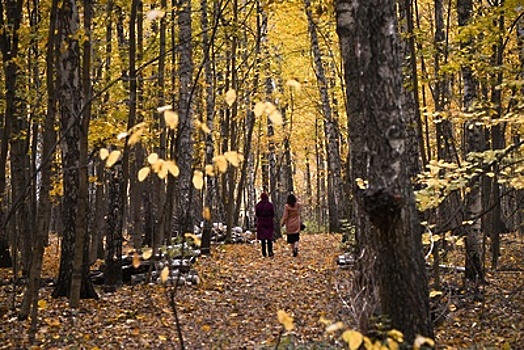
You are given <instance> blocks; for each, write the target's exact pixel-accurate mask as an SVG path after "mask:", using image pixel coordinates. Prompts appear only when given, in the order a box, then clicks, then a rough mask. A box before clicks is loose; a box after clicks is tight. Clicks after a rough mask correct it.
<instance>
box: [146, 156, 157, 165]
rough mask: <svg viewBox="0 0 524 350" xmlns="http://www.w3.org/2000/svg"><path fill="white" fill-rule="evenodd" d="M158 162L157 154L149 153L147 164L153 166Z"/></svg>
mask: <svg viewBox="0 0 524 350" xmlns="http://www.w3.org/2000/svg"><path fill="white" fill-rule="evenodd" d="M157 161H158V154H157V153H151V154H150V155H148V156H147V162H148V163H149V164H155V163H156V162H157Z"/></svg>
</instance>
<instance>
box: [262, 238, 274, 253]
mask: <svg viewBox="0 0 524 350" xmlns="http://www.w3.org/2000/svg"><path fill="white" fill-rule="evenodd" d="M260 242H261V243H262V255H263V256H267V255H268V253H269V256H273V241H272V240H270V239H261V240H260Z"/></svg>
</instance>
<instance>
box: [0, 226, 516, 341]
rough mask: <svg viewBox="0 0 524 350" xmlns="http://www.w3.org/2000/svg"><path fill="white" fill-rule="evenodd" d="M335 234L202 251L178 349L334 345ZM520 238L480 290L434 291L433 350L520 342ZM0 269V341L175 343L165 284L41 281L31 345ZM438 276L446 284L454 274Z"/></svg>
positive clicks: (52, 259)
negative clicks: (72, 301)
mask: <svg viewBox="0 0 524 350" xmlns="http://www.w3.org/2000/svg"><path fill="white" fill-rule="evenodd" d="M340 241H341V239H340V235H330V234H316V235H313V234H311V235H307V234H304V235H302V240H301V249H300V254H299V256H298V257H297V258H293V257H292V256H291V251H290V250H289V248H288V246H287V245H286V244H285V241H284V240H283V239H280V240H278V241H277V242H276V247H275V256H274V257H273V258H264V257H262V255H261V253H260V251H259V247H260V246H259V245H258V244H235V245H214V246H213V248H212V255H211V257H201V258H200V259H199V260H198V261H197V263H196V264H195V268H196V269H197V271H198V273H199V275H200V277H201V283H200V284H199V285H198V286H184V287H181V288H179V289H178V291H177V292H176V295H175V302H176V310H177V316H178V318H179V324H180V329H179V331H180V333H181V334H182V339H183V342H184V346H185V348H186V349H190V350H192V349H275V345H276V344H277V343H280V345H281V347H279V348H281V349H343V348H347V345H346V347H344V344H343V342H342V341H341V340H340V333H341V331H340V330H338V331H336V332H334V333H327V332H326V325H325V324H323V323H321V322H319V320H320V318H321V317H323V319H328V320H332V321H342V322H344V323H345V324H351V321H350V313H349V311H348V309H347V308H346V306H347V300H345V295H346V294H345V292H344V290H345V288H347V286H348V282H347V281H348V280H350V277H351V270H350V269H342V268H339V267H338V265H337V257H338V256H339V255H340V254H342V253H343V251H342V246H341V244H340ZM521 242H522V238H521V237H516V236H513V235H505V236H504V239H503V245H502V247H503V253H502V257H501V264H500V266H501V268H500V269H498V270H497V271H489V273H488V284H487V285H486V286H485V287H483V288H482V289H483V298H477V299H480V300H474V299H468V297H467V293H464V292H457V293H455V295H447V294H446V295H442V296H439V297H440V298H441V300H440V304H439V305H440V306H441V308H443V309H445V310H446V312H445V314H446V317H445V320H444V321H443V322H441V323H440V325H439V326H438V328H436V340H437V344H438V345H439V348H440V349H504V348H505V349H517V350H518V349H524V345H523V344H524V278H523V276H524V269H523V268H524V264H523V252H524V250H523V245H522V243H521ZM57 270H58V248H57V247H56V246H53V245H51V246H50V247H49V248H48V249H47V252H46V259H45V264H44V275H45V277H55V276H53V274H54V273H56V271H57ZM10 273H11V272H10V270H9V269H0V282H2V283H0V349H91V350H95V349H104V350H105V349H180V348H181V341H180V338H179V335H178V332H177V326H176V322H175V319H176V317H175V315H174V314H173V311H172V310H173V309H172V308H171V305H170V298H169V295H170V294H169V292H168V291H169V289H165V288H164V287H162V286H160V285H156V284H154V285H145V284H142V285H126V286H124V287H122V288H121V289H119V290H118V291H117V292H115V293H104V292H103V291H102V290H100V288H97V290H98V292H99V296H100V299H99V300H96V301H95V300H82V301H81V307H80V308H78V309H75V310H71V309H70V308H69V307H68V305H67V300H65V299H64V298H61V299H52V298H51V297H50V294H51V292H52V287H51V286H45V287H44V288H42V289H41V298H42V300H41V302H40V303H39V305H40V308H39V329H38V332H37V334H36V339H37V342H36V344H35V345H33V346H30V344H29V342H28V332H29V325H30V321H18V320H17V318H16V313H15V312H14V311H13V305H16V306H19V303H20V300H21V296H20V294H21V290H20V288H17V289H16V290H14V288H13V285H12V284H8V283H5V282H6V281H7V280H8V279H9V277H10V276H9V274H10ZM448 277H449V281H448V280H447V279H446V278H447V277H446V276H443V281H444V282H445V285H447V286H448V289H449V290H452V289H453V288H452V286H453V285H454V283H455V282H454V280H455V279H457V278H456V277H457V275H456V273H452V274H450V275H449V276H448ZM278 310H284V311H285V312H286V313H287V314H289V315H290V316H292V317H293V318H294V329H293V330H292V331H291V332H284V331H283V326H282V324H280V323H279V321H278V318H277V312H278Z"/></svg>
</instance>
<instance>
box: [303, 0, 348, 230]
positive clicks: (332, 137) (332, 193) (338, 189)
mask: <svg viewBox="0 0 524 350" xmlns="http://www.w3.org/2000/svg"><path fill="white" fill-rule="evenodd" d="M304 6H305V11H306V16H307V19H308V31H309V36H310V39H311V47H312V50H313V59H314V63H315V73H316V76H317V80H318V85H319V90H320V98H321V101H322V107H321V108H322V112H323V117H324V134H325V138H326V155H327V163H328V173H327V180H328V190H327V193H325V195H327V198H328V210H329V231H330V232H339V220H340V218H339V214H338V210H339V209H338V208H339V205H340V199H339V196H340V195H341V194H342V193H344V191H343V188H342V181H341V166H340V151H339V147H340V145H339V142H338V140H339V130H338V121H337V120H335V118H334V116H333V110H332V107H331V102H330V99H329V94H328V91H327V89H328V82H327V79H326V73H325V70H324V65H323V62H322V54H321V51H320V45H319V40H318V33H317V29H316V25H315V22H314V20H313V14H312V10H311V1H310V0H304Z"/></svg>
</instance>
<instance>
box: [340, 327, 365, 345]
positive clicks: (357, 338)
mask: <svg viewBox="0 0 524 350" xmlns="http://www.w3.org/2000/svg"><path fill="white" fill-rule="evenodd" d="M342 339H343V340H344V341H345V342H346V343H347V344H348V346H349V349H350V350H357V349H358V348H359V347H360V345H361V344H362V342H363V341H364V336H363V335H362V333H360V332H357V331H353V330H347V331H345V332H344V333H342Z"/></svg>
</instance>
